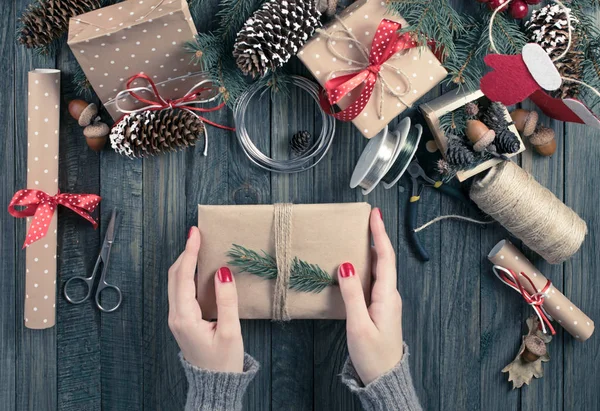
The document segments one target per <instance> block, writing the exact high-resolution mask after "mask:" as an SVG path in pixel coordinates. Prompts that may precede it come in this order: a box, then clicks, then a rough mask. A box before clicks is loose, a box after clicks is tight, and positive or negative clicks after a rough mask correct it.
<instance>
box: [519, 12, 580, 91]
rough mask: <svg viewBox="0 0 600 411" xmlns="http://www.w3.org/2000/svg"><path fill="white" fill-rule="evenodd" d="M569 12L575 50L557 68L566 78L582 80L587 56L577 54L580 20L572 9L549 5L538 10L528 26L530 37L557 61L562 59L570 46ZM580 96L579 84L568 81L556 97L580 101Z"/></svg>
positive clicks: (557, 63) (558, 62)
mask: <svg viewBox="0 0 600 411" xmlns="http://www.w3.org/2000/svg"><path fill="white" fill-rule="evenodd" d="M567 11H568V12H569V16H570V21H571V28H572V32H571V48H570V49H569V50H568V51H567V54H566V55H565V56H564V57H563V58H561V59H560V60H558V61H557V62H556V63H555V64H556V68H557V69H558V71H559V73H560V74H561V76H562V77H568V78H573V79H576V80H581V76H582V72H583V67H582V63H583V61H584V55H583V53H582V52H581V51H578V50H577V44H578V42H579V39H578V37H579V36H578V27H577V24H578V23H579V20H577V18H576V17H575V16H574V15H573V14H572V13H571V9H569V8H566V10H565V8H563V7H561V6H560V5H558V4H549V5H547V6H545V7H543V8H541V9H539V10H535V11H534V12H533V13H532V15H531V18H530V19H529V21H527V23H526V24H525V28H526V30H527V37H528V38H529V40H530V41H532V42H534V43H537V44H539V45H540V46H541V47H542V48H543V49H544V50H545V51H546V53H548V55H549V56H550V57H551V58H552V59H555V58H557V57H559V56H561V55H562V54H563V53H564V52H565V51H566V50H567V47H568V45H569V27H568V20H567ZM579 92H580V87H579V85H578V84H576V83H573V82H569V81H565V82H563V84H562V86H561V88H560V89H559V90H558V91H556V92H555V93H554V96H555V97H560V98H568V97H571V98H572V97H576V96H577V95H578V94H579Z"/></svg>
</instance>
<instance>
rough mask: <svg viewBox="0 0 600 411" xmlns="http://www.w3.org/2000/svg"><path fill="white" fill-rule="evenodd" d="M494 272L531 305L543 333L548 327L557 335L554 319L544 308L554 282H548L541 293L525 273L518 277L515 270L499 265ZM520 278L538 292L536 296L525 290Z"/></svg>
mask: <svg viewBox="0 0 600 411" xmlns="http://www.w3.org/2000/svg"><path fill="white" fill-rule="evenodd" d="M493 270H494V274H496V277H498V278H499V279H500V281H502V282H503V283H504V284H506V285H508V286H509V287H510V288H512V289H513V290H515V291H517V292H518V293H520V294H521V295H522V296H523V299H524V300H525V302H527V304H529V305H530V306H531V308H533V310H534V311H535V313H536V314H537V316H538V317H539V319H540V328H541V329H542V331H543V332H544V333H546V332H547V330H546V326H548V329H549V330H550V332H551V333H552V335H555V334H556V331H555V330H554V327H552V322H551V320H552V317H550V315H549V314H548V313H547V312H546V310H544V307H543V305H544V301H545V298H546V295H547V293H548V290H549V289H550V287H552V282H551V281H550V280H548V281H547V282H546V285H544V288H542V289H541V290H540V291H537V288H536V286H535V284H533V281H531V278H529V276H527V274H525V273H520V274H519V275H517V274H516V273H515V272H514V271H513V270H510V269H508V268H504V267H501V266H499V265H495V266H494V268H493ZM519 278H524V279H525V280H526V281H527V282H529V285H531V288H532V289H533V290H536V291H537V292H536V293H535V294H530V293H529V292H528V291H527V290H526V289H525V288H523V284H521V280H519Z"/></svg>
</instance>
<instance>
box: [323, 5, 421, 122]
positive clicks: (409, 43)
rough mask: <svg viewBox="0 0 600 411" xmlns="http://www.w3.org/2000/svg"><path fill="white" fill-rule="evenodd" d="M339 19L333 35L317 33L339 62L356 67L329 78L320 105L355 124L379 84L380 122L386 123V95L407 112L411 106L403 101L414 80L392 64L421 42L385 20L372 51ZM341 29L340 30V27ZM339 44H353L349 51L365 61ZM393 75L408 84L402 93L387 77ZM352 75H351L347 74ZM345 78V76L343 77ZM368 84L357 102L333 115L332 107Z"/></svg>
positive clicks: (332, 74)
mask: <svg viewBox="0 0 600 411" xmlns="http://www.w3.org/2000/svg"><path fill="white" fill-rule="evenodd" d="M335 18H336V24H335V25H334V26H333V27H334V30H333V31H332V32H327V31H326V30H323V29H317V33H319V34H321V35H323V36H324V37H326V39H327V49H328V50H329V52H330V53H331V54H333V55H334V56H335V58H336V59H340V60H341V61H344V62H346V63H347V64H348V65H350V66H353V67H350V68H347V69H339V70H334V71H332V72H330V73H329V75H328V76H327V82H326V83H325V86H324V92H322V93H321V99H320V105H321V107H322V108H323V110H325V111H326V112H327V113H329V114H330V115H332V116H333V117H335V118H337V119H338V120H342V121H352V120H354V119H355V118H356V117H357V116H358V115H359V114H360V113H361V112H362V111H363V110H364V108H365V107H366V106H367V103H368V102H369V100H370V99H371V95H372V94H373V90H374V88H375V84H376V83H378V82H379V85H380V93H379V104H378V105H377V114H378V116H379V119H380V120H383V103H384V99H385V93H388V94H391V95H392V96H394V97H396V98H397V99H398V101H399V102H400V103H402V104H404V105H405V106H406V107H407V108H408V107H410V104H408V103H406V102H405V101H404V100H403V97H404V96H406V95H407V94H408V93H409V92H410V91H411V90H412V82H411V81H410V78H409V77H408V76H407V75H406V73H404V72H403V71H402V70H401V69H400V68H398V67H394V66H393V65H391V64H390V63H388V61H391V60H396V59H398V58H400V57H402V56H403V55H404V54H405V53H399V52H401V51H404V52H405V51H407V50H409V49H412V48H415V47H417V42H415V41H414V39H413V36H412V35H411V34H410V33H403V34H400V33H398V30H400V29H401V28H402V25H401V24H400V23H398V22H395V21H392V20H388V19H383V20H381V22H380V23H379V26H378V27H377V31H376V32H375V36H374V37H373V41H372V44H371V50H370V52H369V49H368V48H367V46H365V45H364V44H362V43H361V42H360V41H359V40H358V39H357V38H356V36H355V35H354V34H352V29H351V28H349V27H348V26H347V25H346V24H345V23H344V22H343V21H342V19H340V18H339V17H337V16H336V17H335ZM338 24H339V25H340V26H341V28H337V25H338ZM338 42H346V43H349V44H348V47H350V48H352V47H356V48H357V49H358V51H359V52H360V54H361V55H362V61H358V60H354V59H352V58H350V57H348V56H346V55H344V53H341V52H340V51H338V50H337V48H336V44H337V43H338ZM384 68H385V69H386V72H393V73H396V74H398V75H399V76H401V78H402V80H403V81H404V83H405V84H406V87H405V89H404V90H400V91H398V89H397V88H396V87H393V86H392V85H391V84H390V81H389V80H388V79H387V74H384V73H383V69H384ZM344 73H349V74H344ZM340 74H343V75H340ZM362 84H364V88H363V89H362V91H361V92H360V94H359V95H358V96H357V97H356V98H355V99H354V101H353V102H352V103H351V104H350V105H349V106H348V107H347V108H345V109H344V110H341V111H338V112H333V110H332V106H334V105H335V104H337V103H338V102H339V101H340V100H341V99H342V98H344V97H345V96H347V95H349V94H350V93H351V92H352V91H353V90H355V89H357V88H359V87H360V86H361V85H362Z"/></svg>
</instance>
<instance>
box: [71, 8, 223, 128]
mask: <svg viewBox="0 0 600 411" xmlns="http://www.w3.org/2000/svg"><path fill="white" fill-rule="evenodd" d="M196 34H197V31H196V28H195V26H194V22H193V21H192V17H191V14H190V11H189V8H188V5H187V1H186V0H162V1H161V0H146V1H143V2H142V1H136V0H128V1H124V2H121V3H117V4H114V5H112V6H108V7H104V8H101V9H98V10H95V11H92V12H89V13H85V14H82V15H80V16H76V17H73V18H72V19H71V20H70V23H69V37H68V44H69V46H70V47H71V50H72V51H73V54H74V55H75V57H76V58H77V61H78V62H79V64H80V65H81V68H82V69H83V71H84V73H85V75H86V76H87V78H88V80H89V81H90V83H91V84H92V86H93V88H94V91H95V92H96V94H97V95H98V97H99V98H100V100H101V101H102V103H103V104H104V106H105V108H106V109H107V110H108V112H109V114H110V115H111V116H112V118H113V120H115V121H116V120H118V119H119V118H121V117H122V116H123V114H124V113H122V112H119V110H118V109H117V107H116V104H115V97H116V96H117V94H118V92H120V91H122V90H123V89H125V88H126V83H127V80H128V79H129V78H130V77H131V76H133V75H136V74H139V73H144V74H146V75H148V76H149V77H150V78H152V81H154V82H155V83H156V84H157V86H158V90H159V92H160V94H161V96H163V97H164V98H168V99H174V98H179V97H182V96H183V95H184V94H186V93H187V92H188V90H189V89H191V88H192V87H193V86H194V85H195V84H197V83H198V82H200V81H201V80H203V79H204V78H205V76H204V74H203V73H199V72H196V70H194V69H193V68H194V66H191V65H190V64H189V62H190V57H189V54H188V53H186V52H185V50H184V48H183V45H184V44H185V43H186V42H187V41H189V40H192V39H193V38H194V35H196ZM146 85H147V84H146V82H145V81H141V80H140V81H135V82H134V83H133V84H132V85H131V86H132V87H144V86H146ZM140 93H142V94H141V95H142V97H145V98H150V97H152V96H151V94H150V93H149V92H140ZM144 93H145V94H144ZM211 93H213V91H212V90H211V91H207V92H205V93H203V94H201V95H200V96H199V98H201V99H205V98H207V97H209V96H210V95H211ZM119 106H120V107H122V108H124V109H127V110H131V109H135V108H140V107H143V106H144V104H143V103H140V102H136V100H135V99H134V98H133V97H130V96H128V95H127V96H122V97H121V98H120V101H119Z"/></svg>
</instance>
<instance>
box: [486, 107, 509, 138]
mask: <svg viewBox="0 0 600 411" xmlns="http://www.w3.org/2000/svg"><path fill="white" fill-rule="evenodd" d="M505 116H506V106H505V105H504V104H502V103H500V102H497V101H495V102H493V103H492V104H490V106H489V107H488V108H487V110H485V113H483V116H481V121H483V124H485V125H486V126H488V127H489V128H490V129H491V130H494V131H495V132H496V134H498V133H500V132H502V131H503V130H505V129H506V128H507V127H508V121H507V120H506V117H505Z"/></svg>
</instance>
